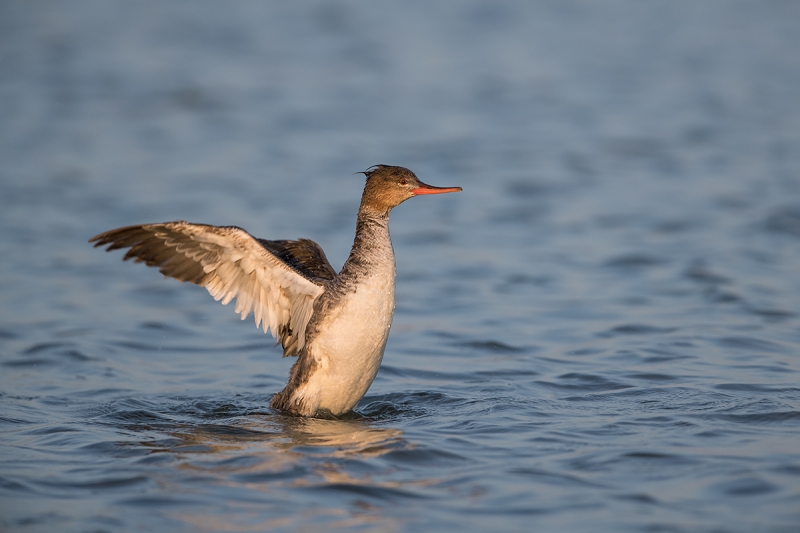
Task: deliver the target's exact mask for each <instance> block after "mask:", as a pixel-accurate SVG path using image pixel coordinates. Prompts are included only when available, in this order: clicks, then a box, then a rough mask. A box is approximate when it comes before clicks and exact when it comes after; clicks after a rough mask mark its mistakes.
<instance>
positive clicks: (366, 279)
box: [89, 165, 462, 418]
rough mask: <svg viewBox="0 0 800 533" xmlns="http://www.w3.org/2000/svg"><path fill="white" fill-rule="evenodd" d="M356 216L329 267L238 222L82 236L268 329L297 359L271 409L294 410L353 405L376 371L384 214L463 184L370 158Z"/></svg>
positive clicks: (311, 251)
mask: <svg viewBox="0 0 800 533" xmlns="http://www.w3.org/2000/svg"><path fill="white" fill-rule="evenodd" d="M360 174H364V175H365V176H366V183H365V185H364V191H363V193H362V195H361V204H360V205H359V208H358V214H357V217H356V234H355V239H354V241H353V246H352V249H351V250H350V255H349V256H348V258H347V260H346V261H345V263H344V265H343V266H342V269H341V270H340V271H339V272H338V273H337V272H336V271H335V269H334V268H333V267H332V266H331V264H330V262H329V261H328V259H327V257H326V256H325V252H324V251H323V250H322V247H321V246H320V245H319V244H317V243H316V242H314V241H312V240H309V239H302V238H301V239H298V240H266V239H259V238H256V237H253V236H252V235H250V234H249V233H248V232H247V231H245V230H244V229H242V228H240V227H237V226H212V225H208V224H195V223H191V222H186V221H183V220H178V221H174V222H162V223H154V224H141V225H135V226H126V227H122V228H117V229H112V230H110V231H106V232H103V233H100V234H99V235H95V236H94V237H92V238H91V239H89V242H90V243H94V246H95V247H100V246H106V251H112V250H118V249H128V250H127V252H126V253H125V256H124V257H123V260H126V261H127V260H129V259H133V260H134V262H137V263H142V262H143V263H144V264H145V265H147V266H151V267H157V268H158V269H159V270H160V272H161V273H162V274H163V275H164V276H167V277H171V278H175V279H177V280H179V281H184V282H190V283H194V284H197V285H200V286H202V287H205V288H206V289H207V290H208V292H209V293H210V294H211V296H213V297H214V299H215V300H217V301H221V302H222V303H223V304H224V305H227V304H228V303H230V302H232V301H233V300H234V299H235V300H236V304H235V310H236V312H237V313H239V315H240V316H241V318H242V320H244V319H245V318H246V317H247V316H248V315H249V314H250V313H253V316H254V319H255V323H256V327H260V328H262V329H263V330H264V333H267V332H271V334H272V335H273V337H274V338H275V339H276V340H277V344H280V345H281V346H282V348H283V356H284V357H289V356H294V357H297V360H296V361H295V363H294V364H293V365H292V367H291V370H290V372H289V380H288V383H287V384H286V387H284V388H283V390H281V391H280V392H278V393H277V394H275V395H274V396H273V397H272V399H271V401H270V407H272V408H273V409H275V410H277V411H280V412H283V413H286V414H289V415H296V416H306V417H323V418H324V417H340V416H342V415H344V414H347V413H351V412H352V410H353V408H354V407H355V406H356V404H357V403H358V402H359V401H360V400H361V398H363V397H364V395H365V394H366V393H367V390H368V389H369V387H370V385H372V382H373V381H374V379H375V376H376V375H377V374H378V369H379V368H380V365H381V362H382V360H383V355H384V351H385V349H386V341H387V339H388V337H389V330H390V328H391V325H392V318H393V316H394V308H395V279H396V267H395V256H394V248H393V247H392V241H391V238H390V235H389V213H390V212H391V211H392V209H393V208H395V207H397V206H398V205H400V204H401V203H403V202H405V201H406V200H408V199H410V198H413V197H415V196H424V195H432V194H444V193H452V192H458V191H461V190H462V188H461V187H434V186H432V185H427V184H425V183H423V182H421V181H420V180H419V179H418V178H417V176H416V175H415V174H414V173H413V172H412V171H410V170H409V169H407V168H404V167H400V166H391V165H375V166H373V167H370V168H369V169H367V170H366V171H364V172H361V173H360Z"/></svg>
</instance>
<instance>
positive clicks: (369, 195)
mask: <svg viewBox="0 0 800 533" xmlns="http://www.w3.org/2000/svg"><path fill="white" fill-rule="evenodd" d="M361 174H364V175H365V176H366V177H367V184H366V186H365V187H364V194H363V195H362V196H361V210H368V211H374V212H378V213H380V214H388V213H389V211H391V210H392V208H393V207H396V206H398V205H400V204H401V203H403V202H405V201H406V200H408V199H409V198H411V197H413V196H419V195H421V194H443V193H446V192H458V191H460V190H461V187H434V186H432V185H427V184H425V183H422V182H421V181H419V179H418V178H417V176H415V175H414V173H413V172H411V171H410V170H408V169H407V168H403V167H392V166H389V165H375V166H374V167H370V168H369V169H367V171H366V172H362V173H361Z"/></svg>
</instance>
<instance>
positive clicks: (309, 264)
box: [256, 239, 336, 280]
mask: <svg viewBox="0 0 800 533" xmlns="http://www.w3.org/2000/svg"><path fill="white" fill-rule="evenodd" d="M256 240H258V242H260V243H261V245H262V246H264V248H266V249H267V250H269V251H270V252H271V253H272V254H273V255H274V256H275V257H277V258H278V259H280V260H281V261H283V262H284V263H286V264H287V265H289V266H290V267H292V268H294V269H295V270H297V271H298V272H300V273H301V274H303V275H304V276H305V277H307V278H311V279H314V278H317V279H324V280H331V279H333V278H335V277H336V271H335V270H334V269H333V267H332V266H331V264H330V263H329V262H328V258H327V257H325V252H323V251H322V247H321V246H320V245H319V244H317V243H315V242H314V241H311V240H308V239H299V240H296V241H268V240H265V239H256Z"/></svg>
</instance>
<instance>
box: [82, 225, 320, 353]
mask: <svg viewBox="0 0 800 533" xmlns="http://www.w3.org/2000/svg"><path fill="white" fill-rule="evenodd" d="M89 242H94V243H95V246H104V245H108V247H107V248H106V250H108V251H111V250H117V249H120V248H129V250H128V251H127V252H126V253H125V256H124V259H125V260H128V259H133V260H134V261H136V262H144V263H145V264H146V265H147V266H154V267H158V268H159V270H160V271H161V273H162V274H164V275H165V276H169V277H173V278H175V279H178V280H180V281H189V282H192V283H195V284H197V285H201V286H203V287H205V288H206V289H207V290H208V292H209V294H211V296H213V297H214V299H215V300H217V301H221V302H222V303H223V304H225V305H227V304H228V303H230V302H231V301H233V300H234V299H235V300H236V305H235V311H236V312H237V313H238V314H239V315H240V316H241V317H242V320H244V319H245V318H246V317H247V316H248V315H249V314H250V313H253V317H254V319H255V323H256V327H261V328H263V330H264V333H266V332H267V331H271V333H272V335H273V336H274V337H276V338H277V339H278V340H279V341H280V343H281V344H282V345H283V349H284V356H287V355H296V354H297V353H298V352H299V351H300V350H301V349H302V348H303V346H304V345H305V330H306V326H307V325H308V322H309V320H310V319H311V315H312V313H313V311H314V301H315V300H316V299H317V297H318V296H319V295H320V294H322V293H323V291H324V287H323V284H324V282H325V281H326V280H327V279H332V278H331V277H330V272H332V271H333V268H332V267H330V264H329V263H328V262H327V259H326V258H325V254H324V252H322V249H321V248H320V247H319V245H318V244H316V243H314V242H313V241H305V240H304V241H259V240H257V239H255V238H254V237H253V236H251V235H250V234H249V233H247V232H246V231H244V230H243V229H241V228H237V227H235V226H226V227H221V226H208V225H205V224H191V223H188V222H184V221H177V222H165V223H162V224H143V225H141V226H129V227H125V228H119V229H115V230H111V231H107V232H105V233H101V234H100V235H97V236H95V237H92V238H91V239H90V240H89ZM264 243H270V244H272V243H280V244H279V245H278V244H276V245H273V246H272V248H276V251H278V252H281V253H280V254H279V253H275V252H274V251H273V250H271V249H270V247H268V246H266V245H265V244H264ZM287 243H288V244H287ZM298 243H299V244H298Z"/></svg>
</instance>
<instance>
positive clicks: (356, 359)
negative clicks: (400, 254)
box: [296, 262, 395, 414]
mask: <svg viewBox="0 0 800 533" xmlns="http://www.w3.org/2000/svg"><path fill="white" fill-rule="evenodd" d="M393 263H394V262H392V268H391V269H388V268H387V269H384V270H383V271H378V272H374V273H373V275H372V276H370V277H369V278H367V279H364V280H362V281H361V282H360V283H358V286H357V289H356V291H355V292H352V293H349V294H348V295H346V296H345V297H344V299H343V300H342V301H341V302H340V305H337V306H336V310H335V312H332V313H331V314H330V316H328V317H326V318H325V321H324V322H323V323H321V324H320V325H319V327H320V333H319V334H318V335H317V337H316V338H315V339H314V341H313V343H312V345H311V346H309V350H310V352H311V355H312V356H313V357H314V359H315V360H316V362H317V368H316V369H315V371H314V373H313V374H312V375H311V376H310V378H309V380H308V381H307V382H306V383H305V384H304V385H303V386H301V387H300V388H299V389H298V390H297V392H296V395H298V396H302V397H303V398H304V400H305V403H306V404H307V405H309V406H310V407H314V411H316V410H318V409H327V410H329V411H330V412H331V413H333V414H340V413H344V412H347V411H349V410H351V409H352V408H353V407H355V405H356V403H358V401H359V400H360V399H361V398H362V397H363V396H364V394H366V392H367V389H369V386H370V385H371V384H372V381H373V380H374V379H375V376H376V375H377V373H378V369H379V368H380V365H381V360H382V359H383V351H384V349H385V348H386V339H387V338H388V337H389V328H390V327H391V325H392V316H393V314H394V305H395V300H394V279H395V272H394V264H393Z"/></svg>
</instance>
